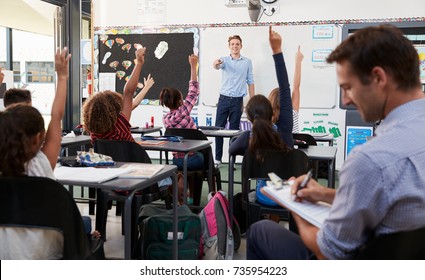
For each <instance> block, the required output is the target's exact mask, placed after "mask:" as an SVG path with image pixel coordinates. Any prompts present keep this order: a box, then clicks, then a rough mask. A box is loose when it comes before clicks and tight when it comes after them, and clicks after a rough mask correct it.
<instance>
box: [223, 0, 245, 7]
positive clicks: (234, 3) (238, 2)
mask: <svg viewBox="0 0 425 280" xmlns="http://www.w3.org/2000/svg"><path fill="white" fill-rule="evenodd" d="M247 3H248V0H224V5H226V6H227V7H244V6H248V4H247Z"/></svg>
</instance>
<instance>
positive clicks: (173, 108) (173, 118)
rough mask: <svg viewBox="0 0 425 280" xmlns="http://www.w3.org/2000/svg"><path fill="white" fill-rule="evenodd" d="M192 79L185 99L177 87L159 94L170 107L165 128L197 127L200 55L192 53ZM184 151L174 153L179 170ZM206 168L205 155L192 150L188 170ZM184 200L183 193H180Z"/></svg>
mask: <svg viewBox="0 0 425 280" xmlns="http://www.w3.org/2000/svg"><path fill="white" fill-rule="evenodd" d="M188 59H189V64H190V81H189V92H188V94H187V96H186V99H185V100H183V95H182V93H181V92H180V91H179V90H178V89H176V88H163V89H162V90H161V93H160V94H159V102H160V104H161V105H162V106H165V107H167V108H169V109H170V111H169V112H168V113H167V114H166V115H165V116H164V117H163V119H162V121H163V123H164V127H165V128H191V129H196V125H195V123H194V122H193V119H192V117H191V116H190V112H191V111H192V109H193V106H195V104H196V101H197V100H198V96H199V83H198V75H197V73H196V67H197V65H198V56H196V55H194V54H192V55H190V56H189V58H188ZM184 156H185V154H184V153H173V164H175V165H177V168H178V169H179V170H183V160H184ZM203 168H204V156H203V154H202V153H201V152H192V153H190V154H189V158H188V160H187V170H189V171H190V170H199V169H203ZM197 187H202V186H197ZM179 188H180V190H179V191H180V194H182V193H183V190H182V185H181V184H179ZM193 188H194V186H193V183H189V199H188V200H189V204H191V201H193ZM179 199H180V202H182V198H181V195H179Z"/></svg>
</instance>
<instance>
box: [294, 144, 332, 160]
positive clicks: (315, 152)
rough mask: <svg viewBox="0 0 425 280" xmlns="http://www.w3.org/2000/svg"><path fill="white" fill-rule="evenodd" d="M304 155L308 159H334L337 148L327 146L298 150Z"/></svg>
mask: <svg viewBox="0 0 425 280" xmlns="http://www.w3.org/2000/svg"><path fill="white" fill-rule="evenodd" d="M299 150H301V151H303V152H304V153H306V155H307V156H308V157H309V158H310V159H324V160H328V159H335V157H336V152H337V148H336V147H329V146H309V147H308V148H304V149H299Z"/></svg>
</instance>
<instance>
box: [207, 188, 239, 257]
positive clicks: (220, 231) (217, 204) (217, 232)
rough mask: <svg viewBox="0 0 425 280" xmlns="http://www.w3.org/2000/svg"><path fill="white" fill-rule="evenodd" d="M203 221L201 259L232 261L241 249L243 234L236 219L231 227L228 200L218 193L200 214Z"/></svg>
mask: <svg viewBox="0 0 425 280" xmlns="http://www.w3.org/2000/svg"><path fill="white" fill-rule="evenodd" d="M199 217H200V219H201V248H200V258H201V259H206V260H231V259H233V252H234V251H237V250H238V249H239V246H240V243H241V233H240V229H239V225H238V223H237V221H236V219H235V218H234V217H232V219H233V229H232V228H231V227H230V215H229V203H228V201H227V198H226V197H225V196H224V195H223V194H222V193H221V192H216V193H215V195H214V196H213V197H212V198H211V200H210V201H209V202H208V203H207V205H206V206H205V207H204V209H203V210H202V211H201V213H199Z"/></svg>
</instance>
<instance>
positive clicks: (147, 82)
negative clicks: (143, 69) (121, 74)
mask: <svg viewBox="0 0 425 280" xmlns="http://www.w3.org/2000/svg"><path fill="white" fill-rule="evenodd" d="M154 83H155V81H154V79H153V78H152V77H151V74H149V75H148V77H147V78H143V88H142V90H141V91H140V92H139V94H138V95H136V97H134V99H133V110H134V109H136V107H137V106H139V104H140V102H142V100H143V98H145V96H146V93H148V91H149V90H150V89H151V87H152V86H153V84H154Z"/></svg>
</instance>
